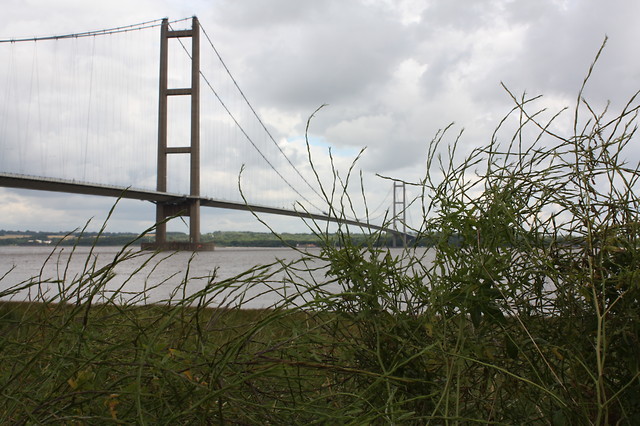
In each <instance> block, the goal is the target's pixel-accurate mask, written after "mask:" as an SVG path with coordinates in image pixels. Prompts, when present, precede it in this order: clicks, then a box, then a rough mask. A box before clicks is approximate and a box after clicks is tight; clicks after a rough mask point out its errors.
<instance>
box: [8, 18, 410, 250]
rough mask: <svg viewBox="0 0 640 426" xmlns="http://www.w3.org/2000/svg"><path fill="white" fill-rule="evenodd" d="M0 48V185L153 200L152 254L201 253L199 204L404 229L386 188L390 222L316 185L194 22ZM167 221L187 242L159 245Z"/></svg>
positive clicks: (300, 153) (295, 145)
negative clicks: (357, 212) (178, 225)
mask: <svg viewBox="0 0 640 426" xmlns="http://www.w3.org/2000/svg"><path fill="white" fill-rule="evenodd" d="M189 22H190V24H191V25H190V27H188V28H186V29H184V28H177V26H179V25H182V26H183V27H184V26H185V25H187V24H188V23H189ZM158 28H159V29H160V46H159V49H158V48H157V37H158V35H157V33H158V31H157V29H158ZM153 29H155V31H152V30H153ZM140 34H144V35H145V37H140V36H139V35H140ZM149 34H150V35H149ZM140 38H142V39H143V40H142V41H140V40H139V39H140ZM154 40H155V41H154ZM25 45H27V46H29V48H26V49H25V48H21V47H22V46H25ZM150 45H155V46H156V48H154V49H151V48H150ZM203 46H204V48H203ZM0 48H6V49H4V50H1V51H0V55H2V56H0V57H3V58H4V60H3V61H2V62H3V63H4V64H5V65H4V67H5V69H4V70H0V71H3V74H0V76H3V78H4V81H3V82H0V88H2V87H4V89H3V92H4V93H2V92H0V96H2V99H0V102H2V104H1V105H0V186H4V187H11V188H23V189H33V190H43V191H56V192H66V193H76V194H86V195H99V196H109V197H122V198H131V199H138V200H146V201H150V202H153V203H155V206H156V217H155V221H156V241H155V243H153V244H151V245H150V246H149V247H147V248H151V249H166V248H171V249H183V250H199V249H208V248H209V247H208V245H207V244H203V243H201V242H200V232H201V229H200V228H201V227H200V208H201V207H214V208H223V209H235V210H245V211H253V212H256V213H268V214H277V215H284V216H295V217H302V218H307V219H313V220H318V221H331V222H338V223H343V224H347V225H355V226H359V227H367V228H374V229H381V230H385V231H389V232H391V233H392V234H393V235H394V238H395V237H398V236H406V232H405V230H406V228H405V226H406V225H405V221H404V213H403V212H404V209H405V204H404V203H405V201H404V200H405V198H404V197H405V194H404V188H399V187H398V184H397V183H394V188H393V195H394V199H393V211H394V213H393V220H392V222H391V223H393V224H394V226H393V229H388V228H385V227H383V226H382V225H379V224H374V223H372V222H370V221H369V220H368V219H365V220H360V219H358V218H357V217H347V216H346V215H345V214H344V210H343V209H336V208H335V206H334V203H336V202H337V201H338V200H336V199H334V193H332V192H329V193H327V192H325V191H324V188H325V187H331V185H332V184H333V183H335V182H333V183H329V184H328V186H323V183H322V178H321V177H320V174H319V173H318V171H317V169H316V167H314V165H313V162H310V161H307V160H308V158H309V157H310V156H311V151H312V146H310V145H309V144H308V141H307V140H305V139H306V138H299V139H298V140H291V141H290V140H284V141H281V142H280V143H278V142H277V141H276V140H275V138H274V137H273V136H272V133H271V132H270V131H269V129H268V127H267V126H266V125H265V123H264V121H263V120H262V119H261V118H260V116H259V115H258V113H257V111H256V109H255V108H254V107H253V106H252V105H251V103H250V102H249V100H248V99H247V97H246V96H245V94H244V92H243V91H242V89H241V88H240V87H239V85H238V83H237V81H236V79H235V78H234V77H233V75H232V74H231V72H230V70H229V67H228V66H227V65H226V63H225V62H224V61H223V59H222V56H221V55H220V53H219V51H218V50H217V49H216V47H215V46H214V44H213V42H212V39H211V37H210V36H209V34H207V32H206V31H205V29H204V28H203V27H202V26H201V25H200V22H199V21H198V19H197V18H196V17H193V18H188V19H182V20H178V21H171V22H170V21H169V20H168V19H166V18H165V19H162V20H155V21H149V22H144V23H141V24H135V25H131V26H126V27H118V28H110V29H103V30H98V31H88V32H83V33H74V34H66V35H56V36H45V37H33V38H22V39H10V40H0ZM3 83H4V86H1V84H3ZM300 146H302V147H303V148H302V149H301V148H300ZM302 160H304V161H302ZM241 171H242V172H241ZM240 172H241V173H240ZM332 177H333V176H332ZM399 189H400V190H401V192H400V193H399V192H398V190H399ZM397 194H401V195H400V196H397ZM175 216H185V217H188V218H189V242H188V243H186V242H185V243H175V242H168V241H167V237H166V221H167V220H168V219H169V218H172V217H175ZM398 224H400V226H401V227H402V228H403V230H402V231H399V229H400V228H399V226H398Z"/></svg>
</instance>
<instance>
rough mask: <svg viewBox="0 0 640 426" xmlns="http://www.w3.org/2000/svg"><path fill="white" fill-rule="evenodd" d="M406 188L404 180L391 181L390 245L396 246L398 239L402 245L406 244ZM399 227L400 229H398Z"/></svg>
mask: <svg viewBox="0 0 640 426" xmlns="http://www.w3.org/2000/svg"><path fill="white" fill-rule="evenodd" d="M406 213H407V189H406V184H405V183H404V182H393V218H392V223H393V226H392V228H393V232H392V235H393V237H392V240H391V245H392V247H398V243H399V240H400V241H402V246H403V247H406V246H407V220H406ZM399 228H401V229H402V230H400V229H399Z"/></svg>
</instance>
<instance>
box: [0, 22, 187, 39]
mask: <svg viewBox="0 0 640 426" xmlns="http://www.w3.org/2000/svg"><path fill="white" fill-rule="evenodd" d="M187 19H191V18H183V19H178V20H176V21H171V22H172V23H176V22H181V21H186V20H187ZM160 25H162V19H154V20H153V21H147V22H140V23H138V24H132V25H126V26H123V27H114V28H105V29H102V30H93V31H84V32H79V33H70V34H60V35H50V36H40V37H24V38H7V39H0V43H20V42H29V41H45V40H62V39H66V38H82V37H94V36H100V35H109V34H117V33H126V32H129V31H139V30H144V29H147V28H153V27H159V26H160Z"/></svg>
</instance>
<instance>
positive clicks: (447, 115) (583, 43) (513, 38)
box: [0, 0, 640, 232]
mask: <svg viewBox="0 0 640 426" xmlns="http://www.w3.org/2000/svg"><path fill="white" fill-rule="evenodd" d="M192 15H197V16H198V17H199V19H200V22H201V24H202V26H203V28H204V29H205V30H206V31H207V33H208V34H209V35H210V36H211V37H212V39H213V42H214V43H215V45H216V48H217V49H218V50H219V51H220V53H221V54H222V55H223V57H224V59H225V61H226V62H227V65H228V66H229V68H230V69H231V70H232V72H233V74H234V77H235V78H236V79H237V81H238V83H239V84H240V86H241V87H242V89H243V90H244V92H245V94H246V95H247V96H248V98H249V99H250V100H251V102H252V104H253V105H254V107H255V108H256V109H257V111H258V113H259V114H260V115H261V116H262V118H263V120H264V122H265V123H266V124H267V126H268V127H269V128H270V131H271V132H272V133H273V135H274V137H275V138H276V139H277V140H278V143H279V144H280V145H281V147H282V148H283V149H284V150H285V151H286V152H288V153H290V154H291V155H292V157H293V158H294V159H295V160H294V161H303V160H304V157H305V152H306V151H305V149H306V148H305V147H304V144H303V140H304V139H303V137H304V132H305V125H306V121H307V118H308V117H309V115H310V114H311V113H312V112H313V111H314V110H316V108H318V107H319V106H320V105H323V104H327V106H326V107H325V108H323V109H322V110H321V111H320V112H319V113H318V114H317V116H316V117H315V118H314V120H313V121H312V123H311V136H312V141H313V148H314V155H315V154H317V155H319V157H318V158H319V160H318V161H319V162H320V166H321V167H320V168H321V172H322V173H329V169H328V161H329V160H328V157H327V156H324V157H322V153H326V149H327V147H332V150H333V152H334V154H335V155H336V164H337V165H338V167H339V168H344V167H347V166H348V164H349V163H350V161H351V160H352V159H353V156H354V154H355V153H357V152H358V151H359V150H360V149H361V148H363V147H366V151H365V153H364V155H363V157H362V159H361V160H360V161H359V162H358V165H357V169H358V170H362V171H363V173H364V175H365V176H366V178H365V183H366V185H367V188H366V189H367V191H368V192H369V194H370V195H369V198H370V200H369V201H370V204H371V205H374V207H376V205H377V204H378V203H381V202H384V203H387V204H388V203H389V202H390V201H388V198H385V197H386V196H387V195H388V194H389V189H390V186H391V184H390V183H389V181H385V180H382V179H380V178H376V177H375V174H380V175H383V176H389V177H392V178H397V179H402V180H407V181H417V180H418V179H420V177H421V176H423V175H424V174H425V160H426V149H427V144H428V142H429V141H430V140H431V139H432V138H433V136H434V135H435V134H436V132H437V131H438V129H441V128H444V127H445V126H447V125H448V124H449V123H452V122H455V125H454V128H453V131H452V136H451V138H450V140H451V141H452V140H453V136H454V134H456V133H458V132H459V131H460V130H462V129H464V135H463V137H462V140H461V144H462V147H463V152H464V151H465V150H466V151H468V150H470V149H472V148H473V147H476V146H479V145H482V144H484V143H486V142H488V140H489V138H490V135H491V132H492V131H493V129H494V128H495V126H496V125H497V124H498V122H499V121H500V119H501V118H502V117H503V116H504V115H505V114H506V113H507V112H508V111H509V110H510V109H511V107H512V106H513V104H512V101H511V100H510V97H509V96H508V94H507V93H506V92H505V90H504V89H503V88H502V87H501V85H500V83H501V82H502V83H504V84H505V85H506V86H507V87H508V88H509V89H510V90H511V91H512V92H513V93H515V94H516V95H518V96H520V95H522V94H523V92H525V91H526V93H527V94H528V95H538V94H542V95H544V98H543V99H542V100H541V101H540V102H539V106H540V107H549V108H550V109H551V110H554V111H557V110H559V109H561V108H563V107H567V106H568V107H572V106H573V105H574V104H575V99H576V95H577V93H578V90H579V88H580V85H581V84H582V80H583V78H584V76H585V74H586V73H587V70H588V68H589V65H590V64H591V62H592V61H593V59H594V57H595V55H596V52H597V51H598V49H599V48H600V45H601V44H602V42H603V40H604V38H605V36H608V38H609V39H608V43H607V46H606V49H605V51H604V53H603V55H602V57H601V59H600V61H599V63H598V65H597V67H596V70H595V72H594V75H593V78H592V79H591V81H590V83H589V85H588V87H587V90H586V92H585V95H586V96H587V98H588V99H589V100H590V101H591V102H592V103H593V105H595V106H596V107H602V106H604V104H605V103H606V101H608V100H610V101H611V102H612V109H614V110H615V109H619V108H620V107H621V106H622V105H623V103H624V102H625V101H626V100H627V99H628V98H629V97H630V96H631V95H632V94H633V93H635V92H636V91H637V90H638V89H639V88H640V56H639V55H638V54H637V52H636V49H635V47H636V44H637V40H640V27H638V25H637V22H636V21H637V17H638V16H640V3H639V2H637V1H633V0H606V1H604V0H597V1H596V0H593V1H575V0H557V1H556V0H536V1H506V0H473V1H471V0H465V1H463V0H446V1H445V0H440V1H427V0H424V1H421V0H406V1H401V0H398V1H391V0H389V1H383V0H362V1H356V0H353V1H345V0H326V1H300V0H248V1H236V0H210V1H203V0H200V1H184V0H139V1H135V2H132V1H130V0H112V1H109V2H106V1H100V2H98V1H77V0H56V1H50V0H3V7H2V14H0V39H4V38H18V37H23V36H34V35H50V34H64V33H70V32H76V31H85V30H93V29H100V28H109V27H117V26H122V25H128V24H133V23H137V22H143V21H149V20H153V19H158V18H162V17H168V18H169V19H171V20H174V19H180V18H185V17H189V16H192ZM153 31H156V30H153ZM154 34H157V33H154ZM152 38H154V39H156V40H157V37H156V35H153V37H152ZM42 49H43V48H39V50H42ZM149 49H157V46H151V47H149ZM3 62H6V58H5V59H2V58H0V63H3ZM153 66H154V68H153V69H154V70H155V69H156V68H155V65H153ZM154 72H155V71H154ZM24 73H25V74H26V73H28V70H25V71H24ZM155 77H156V76H155V75H154V78H155ZM0 87H6V86H0ZM5 90H7V89H6V88H5ZM1 96H2V94H1V93H0V98H1ZM154 120H155V118H154ZM0 124H1V121H0ZM154 126H155V122H154V123H152V126H151V127H153V128H155V127H154ZM0 130H1V129H0ZM0 146H2V145H1V144H0ZM0 155H5V153H0ZM7 158H8V157H7ZM154 161H155V160H154V159H152V162H154ZM300 167H303V166H302V165H301V166H300ZM410 195H411V194H410ZM385 200H386V201H385ZM112 203H113V200H111V199H102V198H99V197H81V196H73V195H61V194H53V193H42V192H33V191H19V190H13V189H4V188H0V229H13V230H26V229H31V230H49V231H59V230H71V229H74V228H76V227H81V226H83V225H84V223H85V222H86V221H87V220H89V219H90V218H92V217H93V218H94V219H93V220H94V223H95V225H93V226H92V228H93V229H95V228H97V227H98V226H99V223H100V222H101V221H102V220H103V219H104V217H105V215H106V212H107V211H108V210H109V207H110V206H111V204H112ZM387 207H389V206H387ZM153 218H154V207H153V205H151V204H149V203H146V202H142V201H122V202H121V204H120V206H118V208H117V209H116V213H115V215H114V217H113V218H112V219H111V221H110V225H109V228H108V229H109V230H111V231H132V232H139V231H142V230H143V229H144V228H146V227H147V226H150V225H151V224H152V221H153ZM265 218H266V219H267V220H268V221H269V223H271V224H272V225H273V226H274V227H275V228H276V229H277V230H278V231H291V232H300V231H302V232H304V231H305V229H306V228H305V226H304V225H303V224H301V223H300V221H297V220H295V219H291V218H278V217H265ZM414 219H417V218H414ZM173 229H176V230H186V229H185V228H184V226H182V225H174V227H173ZM202 230H203V232H210V231H216V230H256V231H264V230H265V228H264V227H263V226H262V225H260V224H259V223H258V222H257V221H255V220H254V219H253V218H252V217H250V216H249V215H247V214H240V213H237V212H228V211H220V210H213V209H207V210H204V211H203V225H202Z"/></svg>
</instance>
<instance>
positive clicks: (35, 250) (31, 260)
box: [0, 246, 401, 308]
mask: <svg viewBox="0 0 640 426" xmlns="http://www.w3.org/2000/svg"><path fill="white" fill-rule="evenodd" d="M73 250H74V249H73V248H72V247H59V248H58V249H56V250H54V249H53V248H52V247H44V246H0V278H1V279H0V296H2V293H3V292H4V297H2V299H4V300H8V299H11V300H42V299H43V298H44V299H47V300H52V301H56V300H57V299H56V298H57V297H59V295H60V294H61V293H63V294H67V297H71V296H70V295H71V294H73V282H74V279H75V278H77V277H80V276H85V277H86V276H87V275H88V274H87V273H86V272H85V273H84V274H83V271H87V270H89V271H91V270H94V271H97V270H99V269H100V268H102V267H103V266H105V265H109V264H110V263H112V262H113V259H114V258H115V257H116V256H118V254H119V253H120V252H121V250H122V248H121V247H95V248H93V249H92V248H91V247H76V248H75V251H73ZM138 250H139V249H138V248H133V251H134V252H135V255H134V257H133V258H131V259H128V260H124V261H122V262H119V263H117V265H116V266H115V268H114V269H113V272H114V274H115V275H114V276H113V277H112V278H111V279H110V280H109V281H108V283H107V284H106V285H104V286H102V288H103V289H104V291H102V292H101V294H100V295H99V297H98V298H103V299H104V298H107V297H110V296H111V295H113V292H114V290H115V289H118V296H117V297H118V298H120V299H121V300H122V301H123V302H127V301H128V302H132V303H157V302H164V301H167V300H168V299H170V298H173V299H180V298H181V297H185V296H189V295H190V294H193V293H194V292H197V291H198V290H201V289H202V288H204V287H205V286H206V285H207V283H219V282H223V281H224V280H227V279H229V278H234V277H237V276H238V275H240V274H242V273H244V272H246V271H248V270H250V269H251V268H253V267H255V266H259V265H268V264H272V263H274V262H276V261H278V260H279V261H282V262H284V263H287V262H292V261H295V260H297V259H300V258H301V257H303V255H304V253H307V254H309V255H312V256H313V255H318V254H319V253H320V250H319V249H315V248H311V249H305V251H304V252H301V251H297V250H293V249H288V248H216V250H215V251H210V252H198V253H191V252H171V253H169V252H165V253H160V254H156V255H154V254H152V253H150V252H139V251H138ZM400 250H401V249H392V255H394V256H395V255H399V254H400ZM308 265H309V266H310V267H311V268H301V269H302V270H303V272H300V274H301V276H300V277H291V276H290V275H287V274H285V273H283V272H281V271H279V272H278V271H277V272H275V273H274V274H272V275H268V276H267V278H266V279H264V278H262V279H254V280H252V281H251V285H248V286H244V287H245V288H246V293H245V294H244V297H243V302H242V307H244V308H261V307H267V306H271V305H273V304H274V303H276V302H278V301H279V300H281V299H282V298H283V297H287V296H291V295H292V294H294V293H295V292H296V291H298V289H296V288H295V287H296V286H295V285H292V283H294V282H295V283H298V284H300V283H304V282H310V283H312V282H313V280H314V279H315V280H317V281H318V282H322V281H323V280H324V279H325V272H326V269H323V266H324V264H322V263H320V262H319V261H317V260H316V261H313V260H311V261H309V263H308ZM272 269H274V268H272ZM275 269H277V268H275ZM308 269H312V270H313V272H312V273H309V272H304V271H305V270H308ZM3 276H4V277H3ZM185 278H187V280H185ZM32 279H33V280H34V281H36V282H41V283H43V284H40V285H39V286H32V287H30V288H28V289H23V290H21V291H17V292H12V294H11V295H7V294H6V291H7V289H9V288H11V287H12V286H15V285H18V284H20V283H26V282H29V280H32ZM185 281H186V282H187V285H183V283H184V282H185ZM234 281H235V280H234ZM329 287H330V286H329ZM274 288H275V289H276V290H275V291H274V290H273V289H274ZM329 290H330V291H331V290H332V289H331V288H329ZM333 290H337V288H334V289H333ZM141 294H144V298H142V296H141ZM238 294H239V291H238V290H235V291H234V290H231V289H230V290H229V291H228V292H226V293H219V294H216V297H215V298H212V300H211V303H212V304H214V305H217V306H233V305H234V304H235V305H236V306H237V305H238V304H239V301H238V300H237V298H234V297H235V296H237V295H238ZM230 295H231V296H233V297H231V296H230Z"/></svg>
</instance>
